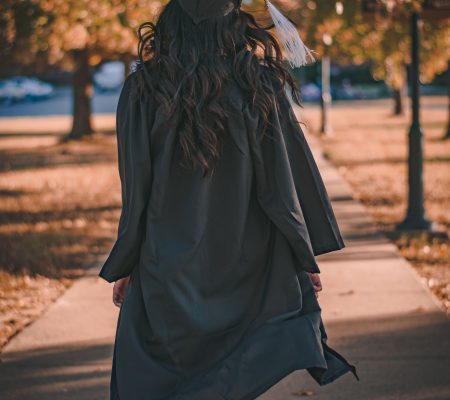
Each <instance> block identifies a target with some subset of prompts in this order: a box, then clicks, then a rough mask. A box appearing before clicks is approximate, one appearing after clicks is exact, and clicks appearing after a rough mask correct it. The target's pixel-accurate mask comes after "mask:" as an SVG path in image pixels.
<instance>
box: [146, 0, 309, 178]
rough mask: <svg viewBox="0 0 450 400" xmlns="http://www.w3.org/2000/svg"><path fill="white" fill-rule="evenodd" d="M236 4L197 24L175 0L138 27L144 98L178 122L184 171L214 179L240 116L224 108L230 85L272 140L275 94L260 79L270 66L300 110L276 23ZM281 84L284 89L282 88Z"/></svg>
mask: <svg viewBox="0 0 450 400" xmlns="http://www.w3.org/2000/svg"><path fill="white" fill-rule="evenodd" d="M230 1H233V3H234V4H235V7H234V9H233V11H231V12H229V13H228V14H226V15H225V16H220V17H217V18H209V19H207V20H204V21H202V22H200V23H199V24H197V25H196V24H194V22H193V21H192V20H191V18H190V16H189V15H188V14H187V13H186V12H185V11H184V10H183V8H182V7H181V6H180V5H179V3H178V1H177V0H171V1H170V2H169V3H168V4H167V5H166V6H165V7H164V8H163V9H162V11H161V13H160V15H159V18H158V20H157V22H156V24H154V23H153V22H145V23H143V24H142V25H141V26H140V27H139V29H138V36H139V44H138V54H139V62H138V66H137V70H142V73H140V74H137V76H138V77H139V78H138V82H139V84H138V87H139V92H140V95H145V94H146V93H147V94H149V95H150V96H151V97H152V99H153V101H155V102H156V103H157V104H160V105H162V107H163V109H164V111H165V112H166V113H167V114H168V115H169V117H171V118H176V121H177V127H178V129H177V132H178V135H179V138H178V139H179V140H178V141H177V142H178V145H179V147H178V150H180V149H181V152H182V160H181V161H180V165H182V166H184V167H188V168H189V167H190V168H196V167H200V168H201V169H202V170H203V172H204V176H205V175H207V174H211V173H212V171H213V170H214V166H215V163H216V162H217V161H218V160H219V159H220V156H221V151H222V138H223V136H224V134H225V131H226V120H227V118H232V117H233V116H230V115H227V110H226V108H225V107H223V105H221V103H220V102H219V98H220V94H221V92H222V90H223V88H224V86H225V85H226V83H227V81H229V80H232V79H234V80H235V82H237V83H238V84H239V87H240V88H241V89H242V91H243V93H244V95H245V96H246V98H245V99H246V101H247V102H248V103H247V104H249V105H250V107H251V110H252V111H255V110H256V112H257V113H258V114H257V115H259V116H260V117H261V120H262V130H261V135H262V136H263V135H265V133H266V130H267V127H268V125H269V124H270V123H269V118H268V116H269V112H270V110H271V108H272V106H273V104H272V102H273V101H274V97H273V91H271V89H270V87H269V86H268V85H267V84H265V83H264V81H263V80H262V79H261V74H262V73H263V68H266V70H267V68H268V69H269V70H270V72H271V77H272V76H273V77H275V79H276V80H277V81H278V82H279V83H280V85H279V87H280V88H284V87H285V84H288V85H289V87H290V92H291V98H292V100H293V101H294V102H295V103H296V104H298V105H301V103H300V94H299V91H298V90H299V89H298V82H297V79H296V78H294V76H293V75H292V74H291V73H290V71H289V69H288V67H287V65H286V64H285V63H284V61H283V57H282V52H281V49H280V45H279V44H278V42H277V40H276V38H275V37H274V36H273V35H272V34H271V33H270V32H269V30H270V29H271V28H273V24H271V25H269V26H262V25H261V24H260V23H258V22H257V21H256V19H255V18H254V17H253V15H252V14H250V13H247V12H245V11H244V10H242V9H240V7H239V6H240V3H241V0H230ZM277 86H278V85H277Z"/></svg>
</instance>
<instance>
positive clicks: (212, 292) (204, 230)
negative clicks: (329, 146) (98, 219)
mask: <svg viewBox="0 0 450 400" xmlns="http://www.w3.org/2000/svg"><path fill="white" fill-rule="evenodd" d="M137 73H141V72H139V71H138V72H135V73H134V74H133V75H131V76H130V77H129V78H128V79H127V80H126V82H125V84H124V87H123V89H122V92H121V95H120V99H119V103H118V107H117V140H118V158H119V173H120V178H121V183H122V213H121V217H120V221H119V226H118V237H117V241H116V242H115V244H114V246H113V248H112V250H111V252H110V254H109V256H108V258H107V259H106V261H105V263H104V265H103V266H102V268H101V271H100V273H99V275H100V276H101V277H102V278H103V279H105V280H106V281H108V282H113V281H115V280H117V279H119V278H122V277H125V276H128V275H130V282H129V284H128V287H127V290H126V295H125V299H124V302H123V304H122V307H121V309H120V312H119V316H118V323H117V331H116V338H115V345H114V355H113V363H112V374H111V386H110V391H111V397H110V398H111V399H112V400H117V399H121V400H175V399H176V400H219V399H220V400H224V399H226V400H250V399H255V398H256V397H258V396H259V395H260V394H261V393H263V392H264V391H266V390H267V389H268V388H270V387H271V386H273V385H274V384H275V383H277V382H278V381H279V380H281V379H282V378H283V377H284V376H286V375H288V374H289V373H290V372H293V371H295V370H298V369H307V371H308V372H309V373H310V374H311V376H312V377H313V378H314V379H315V381H316V382H317V383H318V384H319V385H325V384H328V383H330V382H332V381H334V380H335V379H337V378H338V377H340V376H341V375H343V374H344V373H346V372H349V371H351V372H352V373H353V374H354V375H355V377H356V378H357V379H359V378H358V376H357V374H356V368H355V366H353V365H351V364H349V363H348V362H347V361H346V359H345V358H344V357H343V356H342V355H340V354H339V353H338V352H336V351H335V350H333V349H332V348H330V347H329V346H328V345H327V334H326V331H325V328H324V325H323V322H322V319H321V308H320V306H319V303H318V301H317V299H316V296H315V294H314V290H313V286H312V283H311V280H310V277H309V275H308V274H307V271H309V272H320V270H319V268H318V265H317V263H316V260H315V258H314V256H315V255H318V254H322V253H326V252H330V251H334V250H339V249H341V248H343V247H344V242H343V240H342V237H341V235H340V232H339V228H338V225H337V223H336V219H335V216H334V214H333V211H332V208H331V205H330V201H329V198H328V196H327V193H326V190H325V187H324V184H323V181H322V179H321V176H320V174H319V171H318V169H317V166H316V163H315V161H314V159H313V156H312V153H311V151H310V148H309V146H308V144H307V142H306V140H305V137H304V135H303V132H302V130H301V128H300V126H299V124H298V122H297V121H296V118H295V114H294V111H293V109H292V107H291V104H290V102H289V100H288V98H287V97H286V94H285V92H284V91H283V90H281V89H280V87H279V86H277V85H278V84H277V83H276V81H275V80H273V79H272V78H271V75H270V72H269V70H264V72H263V76H262V79H264V80H265V84H267V85H270V86H271V87H272V91H273V96H274V98H275V99H277V101H278V103H277V104H278V105H279V108H278V107H276V106H274V107H273V109H272V111H271V115H270V122H271V123H272V127H271V128H270V130H269V134H270V135H271V136H272V140H267V138H265V139H264V140H263V141H260V140H258V137H259V135H258V133H259V132H260V129H261V125H260V123H261V121H260V120H259V117H258V116H257V115H256V113H254V112H252V110H251V107H250V106H249V104H248V103H247V102H246V101H245V100H244V96H243V95H242V93H241V91H240V89H239V87H238V85H237V84H234V83H229V84H227V85H226V89H224V96H223V104H224V106H225V107H231V111H232V112H233V115H234V118H231V119H230V120H228V133H227V135H225V139H224V148H223V156H222V158H221V161H220V163H219V164H218V166H217V167H216V169H215V171H214V174H213V175H212V176H207V177H203V176H202V173H201V171H200V170H199V171H197V172H193V171H189V170H186V169H183V168H182V167H180V166H179V165H177V164H176V163H175V162H173V152H174V149H175V143H176V140H177V137H176V136H177V135H176V133H177V131H176V124H175V123H174V121H173V120H168V119H167V118H166V117H165V116H164V113H163V111H162V109H161V108H160V106H158V105H156V104H153V101H152V99H151V96H146V97H144V98H140V97H137V96H135V91H134V88H135V87H136V82H135V78H136V74H137Z"/></svg>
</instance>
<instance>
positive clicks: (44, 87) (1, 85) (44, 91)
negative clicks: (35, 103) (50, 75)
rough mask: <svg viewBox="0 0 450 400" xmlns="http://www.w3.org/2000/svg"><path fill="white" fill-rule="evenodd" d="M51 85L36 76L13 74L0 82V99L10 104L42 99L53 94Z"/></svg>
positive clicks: (53, 90)
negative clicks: (13, 75)
mask: <svg viewBox="0 0 450 400" xmlns="http://www.w3.org/2000/svg"><path fill="white" fill-rule="evenodd" d="M54 93H55V89H54V87H53V85H51V84H49V83H46V82H43V81H41V80H39V79H37V78H30V77H26V76H15V77H12V78H9V79H5V80H4V81H1V82H0V100H2V101H3V102H4V103H7V104H11V103H13V102H17V101H23V100H42V99H46V98H49V97H51V96H53V94H54Z"/></svg>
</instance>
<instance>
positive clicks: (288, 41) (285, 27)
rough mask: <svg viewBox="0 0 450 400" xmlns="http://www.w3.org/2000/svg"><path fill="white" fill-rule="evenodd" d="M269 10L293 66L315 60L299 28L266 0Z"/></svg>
mask: <svg viewBox="0 0 450 400" xmlns="http://www.w3.org/2000/svg"><path fill="white" fill-rule="evenodd" d="M266 6H267V10H268V11H269V13H270V16H271V18H272V20H273V22H274V24H275V28H276V30H277V32H278V37H279V39H280V42H281V43H282V45H283V47H284V49H285V50H286V58H287V59H288V61H289V64H291V67H292V68H298V67H301V66H303V65H306V64H309V62H313V61H315V59H314V57H313V55H312V51H311V50H310V49H308V47H306V46H305V44H304V43H303V41H302V39H301V38H300V36H299V34H298V31H297V28H296V27H295V25H294V24H293V23H292V22H291V21H289V20H288V19H287V18H286V17H285V16H284V15H283V14H282V13H281V12H280V11H279V10H278V9H277V8H276V7H275V6H274V5H273V4H272V3H271V2H270V1H269V0H266Z"/></svg>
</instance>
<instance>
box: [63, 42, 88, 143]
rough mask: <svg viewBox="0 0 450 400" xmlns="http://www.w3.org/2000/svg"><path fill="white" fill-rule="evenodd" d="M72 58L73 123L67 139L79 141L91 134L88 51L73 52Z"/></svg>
mask: <svg viewBox="0 0 450 400" xmlns="http://www.w3.org/2000/svg"><path fill="white" fill-rule="evenodd" d="M72 56H73V60H74V64H75V67H74V71H73V80H72V86H73V121H72V130H71V131H70V133H69V135H68V139H79V138H81V137H83V136H90V135H92V132H93V131H92V125H91V94H92V76H91V70H90V66H89V51H88V49H82V50H74V51H73V52H72Z"/></svg>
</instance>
